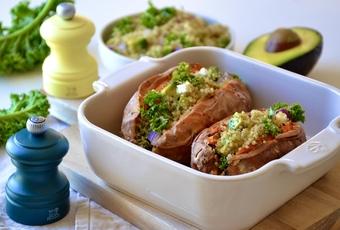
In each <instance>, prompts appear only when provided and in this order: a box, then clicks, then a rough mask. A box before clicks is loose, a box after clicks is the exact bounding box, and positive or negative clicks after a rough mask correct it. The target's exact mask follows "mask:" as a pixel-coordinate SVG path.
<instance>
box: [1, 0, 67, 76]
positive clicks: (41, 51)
mask: <svg viewBox="0 0 340 230" xmlns="http://www.w3.org/2000/svg"><path fill="white" fill-rule="evenodd" d="M61 2H72V0H47V1H46V2H44V3H42V4H41V5H39V6H37V7H34V8H30V6H29V1H27V0H24V1H21V2H19V3H18V4H17V5H16V6H15V7H13V8H12V9H11V16H12V22H11V26H10V27H4V26H3V25H2V24H1V23H0V60H1V62H0V74H10V73H15V72H23V71H28V70H31V69H33V68H34V67H36V66H37V65H39V64H41V63H42V62H43V61H44V59H45V58H46V56H47V55H48V54H49V48H48V46H47V45H46V43H45V41H44V40H43V39H42V37H41V36H40V33H39V28H40V25H41V24H42V22H43V21H44V20H45V19H46V18H47V17H49V16H51V15H52V14H54V13H55V10H56V7H57V5H58V4H59V3H61Z"/></svg>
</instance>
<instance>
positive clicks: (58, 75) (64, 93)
mask: <svg viewBox="0 0 340 230" xmlns="http://www.w3.org/2000/svg"><path fill="white" fill-rule="evenodd" d="M56 11H57V14H56V15H54V16H52V17H50V18H49V19H47V20H46V21H44V23H43V24H42V25H41V27H40V34H41V36H42V37H43V38H44V39H45V40H46V43H47V45H48V46H49V47H50V49H51V53H50V55H49V56H48V57H47V58H46V59H45V60H44V63H43V66H42V72H43V89H44V91H45V92H46V93H47V94H49V95H51V96H55V97H59V98H66V99H76V98H83V97H86V96H88V95H90V94H92V93H93V88H92V82H93V81H95V80H97V79H98V65H97V62H96V60H95V59H94V58H93V57H92V56H91V55H90V54H89V53H88V51H87V45H88V43H89V42H90V39H91V37H92V36H93V34H94V32H95V27H94V25H93V23H92V22H91V21H90V20H89V19H87V18H85V17H82V16H80V15H76V14H75V7H74V5H73V4H72V3H60V4H59V5H58V6H57V10H56Z"/></svg>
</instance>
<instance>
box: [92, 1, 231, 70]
mask: <svg viewBox="0 0 340 230" xmlns="http://www.w3.org/2000/svg"><path fill="white" fill-rule="evenodd" d="M194 46H213V47H219V48H227V49H232V47H233V39H232V33H231V31H230V28H229V27H228V26H226V25H223V24H221V23H219V22H217V21H216V20H213V19H210V18H206V17H201V16H197V15H195V14H192V13H189V12H186V11H184V10H180V9H176V8H175V7H164V8H156V7H155V6H154V5H153V4H152V3H151V2H149V7H148V8H147V9H146V10H145V11H144V12H141V13H137V14H133V15H129V16H125V17H122V18H119V19H116V20H114V21H111V22H110V23H109V24H108V25H107V26H105V27H104V29H103V30H102V33H101V36H100V41H99V51H100V56H101V58H102V60H103V62H104V65H105V66H106V67H108V68H109V69H115V66H118V65H124V64H128V63H130V62H132V61H134V60H137V59H139V58H140V57H142V56H149V57H153V58H161V57H164V56H166V55H167V54H170V53H172V52H175V51H177V50H180V49H183V48H188V47H194Z"/></svg>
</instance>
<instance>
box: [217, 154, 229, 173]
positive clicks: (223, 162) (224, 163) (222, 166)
mask: <svg viewBox="0 0 340 230" xmlns="http://www.w3.org/2000/svg"><path fill="white" fill-rule="evenodd" d="M218 167H219V169H222V170H223V169H226V168H227V167H228V160H227V156H224V155H222V156H221V157H220V165H219V166H218Z"/></svg>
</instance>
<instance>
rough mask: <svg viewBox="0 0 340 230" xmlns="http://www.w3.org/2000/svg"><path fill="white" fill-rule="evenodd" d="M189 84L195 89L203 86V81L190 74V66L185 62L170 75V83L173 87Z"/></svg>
mask: <svg viewBox="0 0 340 230" xmlns="http://www.w3.org/2000/svg"><path fill="white" fill-rule="evenodd" d="M187 81H188V82H190V83H191V84H192V85H193V86H195V87H197V86H199V85H201V84H203V82H204V79H203V78H201V77H196V76H194V75H193V74H192V73H191V72H190V65H189V63H186V62H181V63H180V64H179V65H178V66H177V68H176V70H174V72H173V73H172V78H171V82H172V84H175V85H180V84H183V83H185V82H187Z"/></svg>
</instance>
